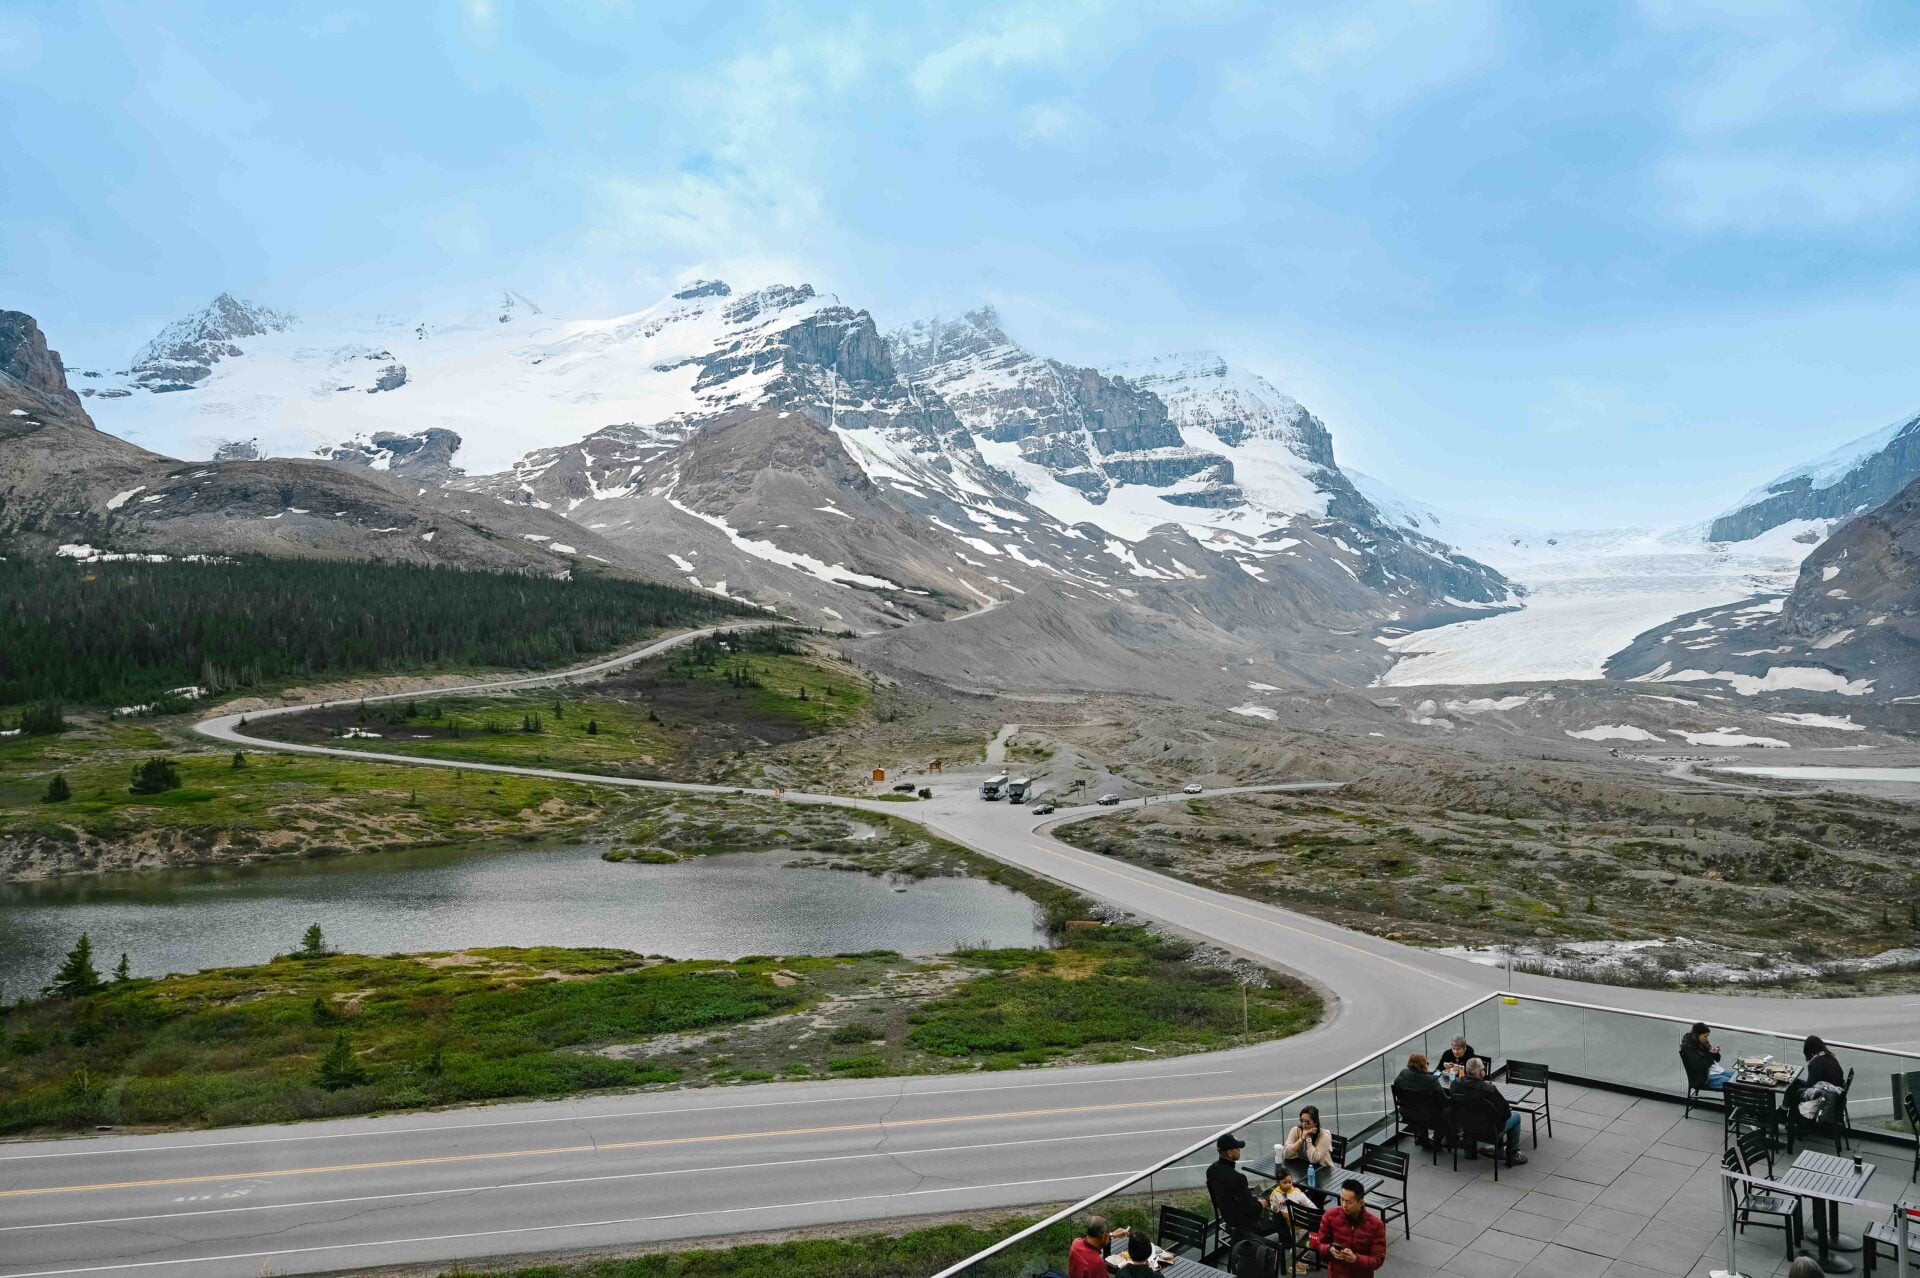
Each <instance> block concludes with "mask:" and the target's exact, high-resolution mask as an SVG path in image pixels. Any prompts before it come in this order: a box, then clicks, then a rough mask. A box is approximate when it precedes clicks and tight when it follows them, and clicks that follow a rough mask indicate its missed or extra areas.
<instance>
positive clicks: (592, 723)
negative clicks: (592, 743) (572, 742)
mask: <svg viewBox="0 0 1920 1278" xmlns="http://www.w3.org/2000/svg"><path fill="white" fill-rule="evenodd" d="M587 735H588V736H590V737H597V736H599V735H600V721H599V720H598V719H589V720H587Z"/></svg>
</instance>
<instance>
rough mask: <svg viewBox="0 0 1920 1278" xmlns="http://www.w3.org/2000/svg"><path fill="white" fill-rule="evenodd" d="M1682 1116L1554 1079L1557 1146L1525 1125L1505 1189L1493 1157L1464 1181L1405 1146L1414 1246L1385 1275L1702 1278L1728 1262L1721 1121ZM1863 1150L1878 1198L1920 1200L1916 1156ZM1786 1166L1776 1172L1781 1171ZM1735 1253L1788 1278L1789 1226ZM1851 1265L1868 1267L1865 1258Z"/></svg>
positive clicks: (1874, 1145)
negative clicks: (1784, 1233) (1873, 1168)
mask: <svg viewBox="0 0 1920 1278" xmlns="http://www.w3.org/2000/svg"><path fill="white" fill-rule="evenodd" d="M1681 1112H1682V1109H1681V1106H1680V1105H1678V1104H1675V1103H1673V1102H1670V1101H1655V1100H1644V1099H1640V1098H1636V1097H1633V1096H1628V1095H1624V1094H1622V1093H1619V1092H1609V1091H1600V1090H1590V1089H1584V1088H1579V1087H1574V1086H1570V1085H1567V1084H1560V1083H1556V1084H1555V1085H1554V1087H1553V1135H1552V1137H1549V1136H1548V1135H1547V1130H1546V1124H1545V1123H1544V1122H1543V1123H1542V1124H1541V1127H1540V1147H1539V1148H1538V1149H1534V1148H1533V1147H1532V1145H1531V1134H1530V1130H1529V1129H1528V1128H1527V1127H1524V1126H1523V1127H1522V1129H1521V1145H1520V1148H1521V1150H1522V1151H1523V1152H1524V1153H1526V1154H1527V1156H1528V1159H1529V1161H1528V1163H1527V1165H1526V1166H1524V1167H1516V1168H1512V1169H1508V1168H1505V1167H1502V1168H1501V1170H1500V1180H1499V1183H1497V1184H1496V1183H1495V1182H1494V1179H1493V1167H1492V1163H1491V1161H1490V1160H1488V1159H1485V1158H1482V1159H1480V1160H1479V1161H1476V1162H1468V1161H1466V1160H1464V1159H1463V1160H1462V1161H1461V1163H1460V1170H1459V1171H1458V1172H1455V1171H1454V1170H1453V1167H1452V1164H1451V1162H1450V1160H1449V1158H1448V1156H1447V1155H1446V1154H1445V1153H1442V1154H1441V1156H1440V1162H1439V1165H1438V1166H1437V1167H1436V1166H1432V1165H1430V1164H1429V1163H1428V1161H1427V1160H1428V1158H1429V1157H1430V1155H1428V1154H1427V1152H1426V1151H1424V1150H1421V1149H1417V1148H1414V1146H1413V1144H1412V1142H1411V1141H1403V1142H1402V1143H1401V1147H1402V1148H1404V1149H1406V1151H1407V1152H1408V1154H1409V1155H1410V1156H1411V1157H1412V1170H1411V1174H1410V1176H1409V1184H1408V1198H1409V1200H1410V1202H1411V1204H1412V1208H1413V1237H1412V1238H1411V1239H1409V1238H1407V1237H1406V1234H1405V1232H1404V1230H1403V1227H1402V1226H1401V1223H1400V1222H1399V1221H1398V1220H1396V1221H1394V1222H1393V1224H1392V1225H1391V1226H1390V1227H1389V1229H1388V1237H1387V1265H1386V1268H1385V1269H1383V1270H1382V1271H1381V1272H1382V1274H1384V1275H1391V1276H1392V1278H1429V1276H1430V1275H1458V1276H1460V1278H1514V1276H1515V1275H1542V1276H1543V1278H1545V1276H1548V1275H1551V1276H1553V1278H1591V1276H1595V1275H1608V1276H1609V1278H1652V1276H1655V1275H1659V1276H1661V1278H1693V1276H1694V1275H1698V1276H1700V1278H1705V1275H1707V1274H1708V1273H1710V1272H1711V1271H1713V1270H1715V1269H1720V1268H1723V1267H1724V1265H1725V1259H1724V1253H1723V1250H1722V1248H1723V1244H1722V1241H1721V1237H1720V1233H1721V1206H1720V1179H1719V1163H1720V1155H1721V1123H1720V1115H1719V1112H1718V1111H1717V1110H1716V1111H1713V1112H1702V1111H1697V1110H1696V1111H1695V1113H1694V1115H1693V1117H1692V1118H1690V1119H1683V1118H1682V1117H1681ZM1522 1122H1523V1123H1525V1122H1526V1120H1525V1118H1524V1117H1523V1118H1522ZM1815 1148H1819V1149H1830V1148H1831V1146H1829V1145H1824V1144H1816V1146H1815ZM1861 1152H1862V1154H1863V1155H1864V1156H1865V1158H1866V1159H1867V1161H1869V1162H1872V1163H1876V1164H1878V1166H1879V1171H1878V1172H1877V1173H1876V1174H1875V1175H1874V1178H1873V1180H1872V1181H1871V1183H1869V1185H1868V1186H1867V1191H1866V1192H1867V1195H1868V1197H1871V1198H1875V1199H1878V1200H1879V1201H1882V1202H1895V1201H1903V1200H1906V1199H1912V1198H1914V1197H1916V1196H1920V1195H1916V1193H1915V1191H1916V1190H1920V1186H1914V1185H1910V1184H1909V1183H1908V1180H1907V1177H1908V1173H1909V1171H1910V1170H1911V1169H1912V1166H1913V1153H1912V1150H1911V1149H1910V1148H1908V1147H1905V1146H1896V1145H1892V1144H1880V1143H1878V1142H1866V1143H1863V1144H1862V1145H1861ZM1786 1161H1790V1160H1784V1161H1782V1162H1781V1163H1780V1164H1779V1166H1780V1169H1781V1170H1783V1171H1784V1170H1785V1167H1786ZM1863 1223H1864V1222H1863V1221H1861V1220H1860V1219H1858V1218H1857V1217H1856V1216H1854V1215H1853V1214H1852V1213H1850V1212H1849V1211H1846V1210H1843V1211H1842V1213H1841V1228H1842V1229H1843V1230H1845V1231H1846V1232H1848V1233H1853V1234H1858V1233H1859V1232H1860V1231H1861V1227H1862V1225H1863ZM1808 1234H1809V1236H1811V1234H1812V1223H1811V1217H1809V1218H1808ZM1738 1246H1739V1252H1738V1257H1739V1261H1740V1266H1741V1270H1742V1272H1743V1273H1746V1274H1748V1275H1752V1276H1753V1278H1761V1276H1762V1275H1774V1274H1782V1273H1784V1272H1785V1271H1786V1256H1785V1250H1784V1241H1783V1239H1782V1237H1781V1234H1780V1231H1779V1230H1777V1229H1765V1228H1758V1227H1756V1228H1750V1229H1748V1230H1747V1231H1746V1233H1745V1234H1744V1235H1741V1236H1740V1237H1739V1239H1738ZM1848 1258H1849V1259H1851V1260H1852V1261H1854V1262H1855V1263H1856V1265H1861V1257H1860V1256H1859V1254H1857V1253H1854V1254H1851V1255H1850V1256H1849V1257H1848ZM1861 1267H1862V1268H1864V1266H1863V1265H1862V1266H1861ZM1893 1272H1894V1265H1893V1262H1892V1261H1891V1260H1888V1261H1883V1262H1882V1263H1881V1265H1880V1267H1879V1270H1878V1274H1879V1275H1880V1276H1881V1278H1893ZM1909 1273H1910V1274H1916V1273H1920V1269H1912V1268H1910V1270H1909Z"/></svg>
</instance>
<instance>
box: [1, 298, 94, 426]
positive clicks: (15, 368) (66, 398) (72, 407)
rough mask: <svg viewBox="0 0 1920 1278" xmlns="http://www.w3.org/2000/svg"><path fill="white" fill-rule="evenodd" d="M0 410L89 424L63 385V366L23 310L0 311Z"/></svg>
mask: <svg viewBox="0 0 1920 1278" xmlns="http://www.w3.org/2000/svg"><path fill="white" fill-rule="evenodd" d="M0 396H5V397H6V398H7V402H6V403H5V404H0V412H3V413H4V415H6V416H9V417H14V418H16V420H17V419H18V418H23V417H29V416H33V415H34V414H36V413H45V414H51V415H55V416H60V417H63V418H71V419H73V420H74V421H76V422H77V423H83V424H85V425H87V426H92V425H93V423H92V421H91V419H89V418H88V417H87V414H86V410H85V409H83V408H82V407H81V406H80V397H79V396H78V395H75V394H74V393H73V391H72V390H71V389H70V388H69V387H68V386H67V370H66V366H65V365H64V364H62V363H61V362H60V354H59V352H58V351H55V350H53V349H51V348H50V347H48V345H47V339H46V335H45V334H43V333H42V332H41V331H40V325H39V324H37V323H35V322H34V318H33V316H31V315H29V314H27V313H26V312H25V311H0Z"/></svg>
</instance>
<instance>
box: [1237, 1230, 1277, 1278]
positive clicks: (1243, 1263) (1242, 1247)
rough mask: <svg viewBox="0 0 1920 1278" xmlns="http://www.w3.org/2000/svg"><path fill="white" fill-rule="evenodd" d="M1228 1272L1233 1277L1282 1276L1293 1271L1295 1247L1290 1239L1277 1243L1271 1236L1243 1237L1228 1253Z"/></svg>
mask: <svg viewBox="0 0 1920 1278" xmlns="http://www.w3.org/2000/svg"><path fill="white" fill-rule="evenodd" d="M1227 1272H1228V1273H1230V1274H1232V1275H1233V1278H1281V1275H1283V1274H1291V1273H1292V1272H1293V1247H1292V1242H1291V1240H1289V1241H1288V1242H1286V1243H1277V1242H1275V1241H1274V1240H1273V1239H1271V1238H1242V1239H1241V1240H1240V1241H1239V1242H1237V1243H1235V1244H1234V1245H1233V1250H1232V1251H1230V1252H1228V1253H1227Z"/></svg>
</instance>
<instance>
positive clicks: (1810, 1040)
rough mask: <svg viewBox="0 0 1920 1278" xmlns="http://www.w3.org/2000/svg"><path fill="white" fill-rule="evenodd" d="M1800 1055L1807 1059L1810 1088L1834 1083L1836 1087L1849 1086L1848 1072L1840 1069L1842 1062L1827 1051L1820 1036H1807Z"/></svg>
mask: <svg viewBox="0 0 1920 1278" xmlns="http://www.w3.org/2000/svg"><path fill="white" fill-rule="evenodd" d="M1800 1054H1801V1055H1803V1056H1805V1057H1806V1058H1807V1064H1806V1067H1805V1071H1804V1072H1805V1074H1806V1078H1807V1084H1808V1086H1812V1085H1813V1084H1814V1083H1832V1084H1833V1085H1834V1086H1835V1087H1845V1086H1846V1085H1847V1072H1846V1071H1845V1070H1843V1069H1841V1068H1840V1062H1839V1061H1838V1060H1837V1059H1835V1057H1834V1054H1833V1053H1832V1052H1831V1051H1829V1050H1827V1045H1826V1044H1825V1043H1824V1042H1822V1041H1821V1039H1820V1036H1819V1035H1818V1034H1809V1035H1807V1041H1806V1042H1804V1043H1802V1044H1801V1045H1800Z"/></svg>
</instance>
